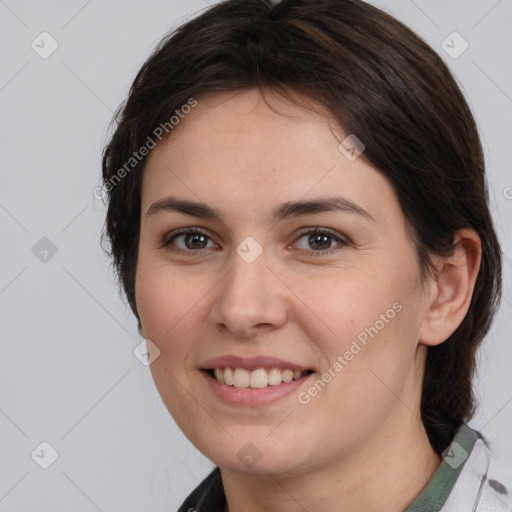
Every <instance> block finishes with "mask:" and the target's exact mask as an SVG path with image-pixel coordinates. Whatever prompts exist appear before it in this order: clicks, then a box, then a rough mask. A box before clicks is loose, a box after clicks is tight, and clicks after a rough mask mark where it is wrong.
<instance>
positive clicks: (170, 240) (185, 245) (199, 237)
mask: <svg viewBox="0 0 512 512" xmlns="http://www.w3.org/2000/svg"><path fill="white" fill-rule="evenodd" d="M209 241H210V242H211V240H210V237H209V236H208V235H206V234H205V233H203V232H202V231H199V230H197V229H192V228H187V229H185V230H181V231H178V232H174V233H173V234H171V236H170V237H167V238H166V240H165V241H164V242H163V244H162V246H163V247H168V248H169V249H171V250H178V251H189V252H190V251H196V250H199V249H206V248H208V247H207V246H208V242H209ZM212 243H213V242H212ZM210 247H211V246H210Z"/></svg>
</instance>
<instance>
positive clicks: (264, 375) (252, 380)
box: [213, 368, 306, 389]
mask: <svg viewBox="0 0 512 512" xmlns="http://www.w3.org/2000/svg"><path fill="white" fill-rule="evenodd" d="M213 373H214V375H215V379H216V380H217V381H218V382H220V383H221V384H227V385H228V386H234V387H236V388H249V387H250V388H255V389H262V388H266V387H267V386H278V385H279V384H281V383H283V382H285V383H286V382H291V381H292V380H297V379H299V378H300V377H302V376H303V375H305V373H306V372H301V371H298V370H295V371H294V370H290V369H286V370H281V369H280V368H271V369H270V370H269V371H267V370H265V369H264V368H258V369H257V370H253V371H249V370H246V369H245V368H234V369H233V368H215V369H214V372H213Z"/></svg>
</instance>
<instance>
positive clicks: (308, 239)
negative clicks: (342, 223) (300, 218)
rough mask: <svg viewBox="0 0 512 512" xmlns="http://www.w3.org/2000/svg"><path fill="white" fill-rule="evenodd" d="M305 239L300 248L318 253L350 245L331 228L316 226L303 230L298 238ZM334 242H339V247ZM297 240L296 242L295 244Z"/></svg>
mask: <svg viewBox="0 0 512 512" xmlns="http://www.w3.org/2000/svg"><path fill="white" fill-rule="evenodd" d="M301 239H305V241H304V242H302V247H299V249H303V250H306V251H308V252H313V253H315V256H316V255H319V254H329V253H331V252H334V251H337V250H339V249H341V248H342V247H345V246H347V245H348V242H347V241H346V240H344V239H343V238H341V235H339V234H338V233H336V232H335V231H333V230H332V229H329V228H314V229H309V230H306V231H303V232H302V233H301V236H300V237H299V238H298V239H297V240H301ZM333 242H338V247H334V248H333V246H332V244H333ZM296 244H297V242H295V245H296ZM311 249H313V250H312V251H311Z"/></svg>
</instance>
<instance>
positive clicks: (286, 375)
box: [283, 370, 293, 382]
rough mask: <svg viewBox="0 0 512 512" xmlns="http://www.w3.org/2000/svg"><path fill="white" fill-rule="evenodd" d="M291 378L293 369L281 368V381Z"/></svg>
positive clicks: (288, 380) (290, 379)
mask: <svg viewBox="0 0 512 512" xmlns="http://www.w3.org/2000/svg"><path fill="white" fill-rule="evenodd" d="M292 380H293V370H283V382H291V381H292Z"/></svg>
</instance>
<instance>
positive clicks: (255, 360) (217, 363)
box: [202, 355, 311, 372]
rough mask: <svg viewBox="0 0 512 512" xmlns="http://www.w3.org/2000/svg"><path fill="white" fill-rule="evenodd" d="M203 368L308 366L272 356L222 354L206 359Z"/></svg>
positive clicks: (288, 368)
mask: <svg viewBox="0 0 512 512" xmlns="http://www.w3.org/2000/svg"><path fill="white" fill-rule="evenodd" d="M202 368H203V369H204V370H212V369H214V368H245V369H246V370H257V369H258V368H281V369H283V370H294V371H301V372H303V371H306V370H310V369H311V368H310V367H307V366H304V365H301V364H297V363H292V362H290V361H284V360H283V359H279V358H277V357H272V356H258V357H240V356H234V355H224V356H220V357H214V358H213V359H208V361H206V362H205V363H204V364H203V365H202Z"/></svg>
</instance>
